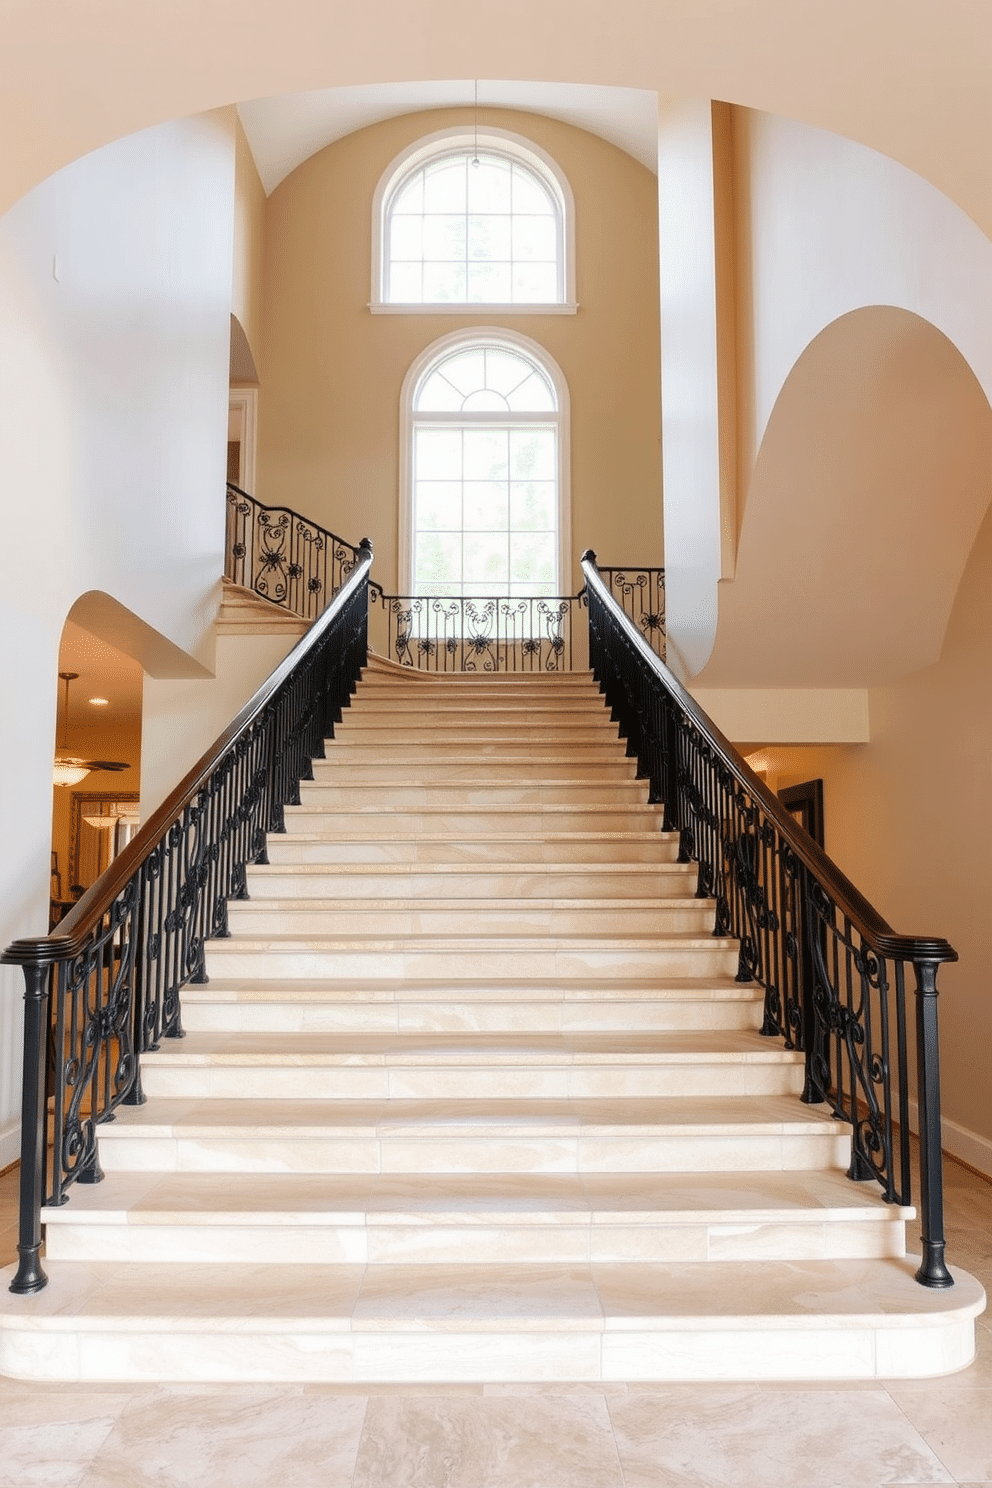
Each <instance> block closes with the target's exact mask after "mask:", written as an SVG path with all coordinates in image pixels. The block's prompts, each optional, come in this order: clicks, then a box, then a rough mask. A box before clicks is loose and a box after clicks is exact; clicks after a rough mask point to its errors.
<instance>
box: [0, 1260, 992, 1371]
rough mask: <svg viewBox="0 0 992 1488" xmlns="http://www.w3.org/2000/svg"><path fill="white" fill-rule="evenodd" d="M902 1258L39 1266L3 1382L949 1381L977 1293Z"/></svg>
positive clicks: (2, 1309)
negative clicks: (934, 1279) (943, 1377)
mask: <svg viewBox="0 0 992 1488" xmlns="http://www.w3.org/2000/svg"><path fill="white" fill-rule="evenodd" d="M916 1265H917V1262H916V1261H915V1259H913V1258H904V1259H899V1258H895V1257H892V1258H885V1259H881V1260H860V1261H850V1260H844V1261H833V1260H818V1261H802V1262H799V1261H767V1262H763V1263H762V1265H761V1267H760V1269H758V1268H754V1269H753V1270H749V1271H748V1284H747V1285H746V1286H742V1284H741V1282H742V1268H741V1266H740V1264H735V1263H733V1262H713V1263H712V1264H710V1265H707V1266H701V1265H698V1264H696V1263H692V1262H689V1263H680V1262H667V1263H650V1262H649V1263H640V1264H637V1263H627V1264H615V1263H609V1262H604V1263H598V1264H590V1265H572V1266H569V1265H563V1264H560V1263H552V1264H548V1265H543V1266H542V1265H517V1266H514V1265H507V1264H505V1262H496V1263H495V1264H492V1265H488V1266H486V1265H478V1266H472V1265H464V1264H456V1265H453V1266H423V1265H382V1266H363V1265H361V1264H360V1263H359V1264H349V1263H343V1264H339V1265H310V1266H298V1265H295V1264H288V1265H286V1264H282V1265H280V1264H273V1265H271V1266H259V1265H258V1264H255V1263H254V1262H248V1263H242V1264H231V1265H229V1266H216V1265H210V1264H206V1265H184V1264H179V1265H177V1264H167V1263H166V1264H148V1265H143V1266H141V1267H139V1268H136V1270H135V1271H134V1272H133V1273H129V1274H128V1275H127V1277H126V1279H125V1278H124V1277H122V1274H121V1269H120V1265H119V1264H118V1263H116V1262H103V1263H99V1262H80V1261H58V1260H56V1261H53V1262H52V1264H51V1277H52V1284H51V1285H50V1287H49V1288H48V1289H47V1292H46V1305H45V1306H44V1307H39V1306H38V1305H37V1299H36V1298H31V1297H13V1296H11V1295H10V1294H9V1293H8V1292H7V1291H6V1286H5V1283H6V1281H7V1280H9V1277H10V1275H11V1274H12V1269H11V1268H8V1269H7V1271H6V1272H4V1273H0V1285H2V1286H3V1289H2V1290H0V1373H5V1374H11V1375H14V1376H17V1377H18V1378H31V1379H52V1380H58V1379H65V1378H71V1379H74V1380H80V1381H83V1382H89V1381H94V1382H95V1381H122V1382H126V1383H128V1384H134V1383H135V1382H136V1381H152V1380H164V1381H170V1380H171V1381H181V1382H197V1381H201V1382H207V1383H211V1382H215V1381H218V1380H225V1381H245V1382H258V1381H266V1380H276V1381H280V1382H284V1383H298V1384H303V1383H328V1384H330V1383H341V1384H369V1383H387V1382H390V1381H395V1382H403V1381H407V1382H408V1381H411V1380H415V1381H417V1382H418V1383H428V1382H438V1383H448V1382H451V1383H457V1382H472V1381H474V1382H483V1381H521V1382H532V1381H535V1380H538V1381H547V1382H550V1381H560V1382H575V1383H579V1382H582V1381H588V1382H601V1381H606V1382H609V1381H628V1380H629V1381H635V1382H636V1381H639V1380H644V1381H655V1382H657V1381H666V1380H672V1381H686V1380H710V1381H712V1380H741V1379H749V1380H762V1379H765V1380H781V1379H783V1378H786V1379H795V1380H823V1379H832V1380H839V1379H873V1378H878V1379H893V1378H908V1377H914V1376H919V1375H921V1374H927V1373H932V1372H933V1368H934V1365H935V1361H939V1363H937V1364H936V1367H937V1368H939V1369H941V1370H943V1371H944V1372H947V1371H952V1370H955V1369H961V1368H964V1366H965V1365H966V1364H968V1363H969V1362H970V1360H971V1358H972V1357H973V1354H974V1319H975V1317H976V1315H977V1314H978V1313H979V1312H980V1311H981V1309H982V1307H983V1306H984V1300H985V1299H984V1293H983V1292H982V1289H981V1287H980V1285H979V1284H978V1283H977V1282H976V1281H975V1280H974V1279H973V1278H972V1277H969V1276H968V1275H967V1274H966V1273H963V1272H962V1273H958V1276H957V1285H956V1286H955V1288H954V1289H953V1291H951V1292H949V1293H948V1292H944V1291H932V1290H929V1289H928V1288H926V1287H921V1286H918V1285H917V1284H916V1282H915V1281H914V1280H913V1273H914V1271H915V1269H916Z"/></svg>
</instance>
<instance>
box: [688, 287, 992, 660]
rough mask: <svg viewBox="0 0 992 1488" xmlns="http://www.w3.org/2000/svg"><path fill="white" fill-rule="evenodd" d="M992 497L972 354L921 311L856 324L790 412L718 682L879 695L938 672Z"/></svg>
mask: <svg viewBox="0 0 992 1488" xmlns="http://www.w3.org/2000/svg"><path fill="white" fill-rule="evenodd" d="M990 490H992V409H990V407H989V403H988V401H987V399H986V396H985V394H984V392H983V390H982V388H981V386H980V385H979V383H978V380H977V379H976V377H975V375H974V373H973V372H972V370H971V368H970V367H969V366H968V364H967V362H966V361H965V360H964V358H963V357H962V355H961V353H960V352H959V351H958V350H957V349H956V348H955V347H954V345H953V344H952V343H951V342H950V341H949V340H948V338H947V337H946V336H944V335H943V334H942V333H941V332H940V331H939V330H937V329H936V328H935V327H934V326H933V325H931V324H930V323H929V322H928V321H925V320H923V319H922V318H921V317H919V316H917V315H913V314H911V313H909V312H908V311H905V310H900V309H895V308H893V307H891V306H884V305H876V306H871V307H867V308H864V309H860V310H855V311H852V312H851V313H849V314H847V315H844V316H841V317H840V318H839V319H838V320H836V321H834V322H833V323H832V324H831V325H829V326H828V327H827V328H826V329H825V330H824V331H822V332H821V333H820V335H818V336H817V337H816V338H815V339H814V340H813V341H812V342H811V343H810V344H809V346H808V347H807V348H806V350H805V351H804V353H803V355H802V356H801V357H800V358H799V360H798V361H797V362H796V364H795V366H794V367H793V368H792V371H791V373H790V375H789V377H788V378H787V380H786V382H785V385H784V386H783V388H782V390H781V393H780V394H779V397H778V399H777V401H776V403H775V405H774V408H773V411H772V415H771V417H770V419H769V421H768V425H767V429H766V432H765V436H764V439H763V440H762V444H761V448H760V450H759V453H758V458H757V461H756V464H755V468H754V475H753V479H752V483H751V489H750V492H749V495H748V502H747V507H746V512H745V518H744V525H743V528H742V531H741V536H740V545H739V549H738V563H737V573H736V577H735V579H734V580H733V582H732V583H726V584H724V585H722V586H721V590H720V618H719V626H718V633H717V640H716V644H715V646H714V649H713V653H712V656H711V659H710V661H709V663H708V664H707V667H706V668H705V671H704V672H703V673H702V674H701V676H700V681H701V683H702V685H704V686H707V687H790V686H791V687H854V686H870V685H874V684H877V683H880V682H885V681H889V680H892V679H894V678H897V677H899V676H903V675H905V674H906V673H908V672H912V671H915V670H917V669H918V668H920V667H924V666H927V665H929V664H931V663H932V662H934V661H936V660H937V658H938V657H939V655H940V650H941V646H942V643H943V637H944V632H945V630H946V627H947V623H948V619H949V616H950V612H951V606H952V604H953V602H954V596H955V594H956V592H957V588H958V585H959V582H960V579H961V575H962V573H963V571H964V566H965V563H966V561H967V558H968V554H969V552H970V550H971V547H972V544H973V542H974V540H975V536H976V533H977V532H978V529H979V526H980V524H981V521H982V518H983V516H984V513H985V511H986V509H987V507H988V504H989V493H990ZM838 594H843V602H842V603H841V602H838V598H837V596H838Z"/></svg>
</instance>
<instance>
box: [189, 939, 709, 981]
mask: <svg viewBox="0 0 992 1488" xmlns="http://www.w3.org/2000/svg"><path fill="white" fill-rule="evenodd" d="M738 960H739V957H738V947H737V942H736V941H733V940H727V939H721V938H717V937H714V936H693V935H676V934H673V935H670V936H668V937H666V939H665V940H664V941H663V942H659V941H657V940H655V939H653V938H637V937H633V936H621V935H617V936H613V937H599V938H595V939H594V938H590V937H588V936H580V935H575V936H571V937H567V936H557V937H550V936H540V935H534V936H531V937H529V938H525V937H519V938H516V939H511V938H508V937H497V938H489V937H486V936H481V935H480V936H477V937H474V938H473V937H467V936H462V937H457V938H456V937H451V938H442V937H440V936H430V935H425V936H421V937H417V936H413V935H410V936H406V937H403V938H397V939H393V940H379V939H375V940H372V942H371V943H370V942H369V941H367V940H362V939H357V938H349V937H347V936H343V935H342V936H329V935H324V936H317V935H310V936H292V935H265V936H250V935H238V936H233V935H232V936H231V937H230V938H229V939H224V940H208V941H207V943H206V969H207V974H208V975H209V976H211V977H212V976H214V975H215V974H216V975H217V976H222V977H243V976H248V977H273V978H276V979H278V980H283V979H285V978H299V977H335V976H336V977H345V976H348V977H355V978H361V979H364V978H367V977H374V978H383V977H386V978H400V977H412V978H414V979H415V980H418V981H424V980H426V979H433V978H435V977H439V978H441V979H442V980H443V981H452V980H454V979H455V978H460V979H464V980H465V981H467V982H474V981H479V980H485V981H490V980H492V979H494V978H503V977H510V978H517V979H519V978H521V977H536V978H541V979H547V980H552V979H556V980H560V981H561V982H562V984H563V985H565V984H567V983H569V982H571V981H572V980H574V979H576V978H578V979H580V980H583V981H584V980H586V979H588V978H589V977H603V978H605V979H608V980H609V981H610V982H611V983H613V984H615V985H617V986H622V984H623V983H624V982H625V981H626V980H629V979H631V978H634V979H636V980H638V981H642V980H643V979H644V978H646V977H687V976H688V977H711V976H723V977H730V976H736V974H737V969H738Z"/></svg>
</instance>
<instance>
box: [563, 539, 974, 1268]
mask: <svg viewBox="0 0 992 1488" xmlns="http://www.w3.org/2000/svg"><path fill="white" fill-rule="evenodd" d="M583 569H584V572H585V575H586V597H587V601H588V605H589V650H590V657H591V661H592V667H593V671H594V673H595V675H596V678H597V680H598V681H599V684H600V687H601V689H602V691H603V692H604V693H605V694H606V698H607V701H608V702H609V704H610V706H611V708H612V710H613V715H614V717H615V718H616V719H617V720H618V721H619V724H620V729H621V732H622V733H623V734H624V735H625V737H626V739H627V752H628V754H630V755H635V756H636V757H637V761H638V772H639V774H640V775H641V776H642V777H645V778H647V779H648V780H649V781H650V798H651V800H652V801H655V802H663V803H664V825H665V828H666V830H669V831H672V832H677V833H678V837H679V858H680V861H683V862H688V861H694V862H696V863H697V864H698V867H699V872H698V887H697V894H698V896H699V897H700V898H709V899H712V900H713V901H714V903H715V910H716V930H715V933H716V935H718V936H727V937H731V938H733V939H734V940H736V941H737V944H738V947H739V952H738V971H737V979H738V981H740V982H757V983H758V984H759V985H760V986H761V987H762V988H763V989H764V1018H763V1024H762V1028H761V1032H762V1033H763V1034H764V1035H766V1036H767V1037H776V1038H781V1039H782V1040H783V1041H784V1042H785V1044H786V1046H787V1047H788V1048H791V1049H799V1050H802V1051H803V1053H804V1055H805V1088H804V1090H803V1097H802V1098H803V1100H804V1101H807V1102H810V1103H819V1102H826V1103H827V1104H828V1105H829V1107H830V1109H831V1110H832V1112H833V1114H834V1115H835V1116H836V1117H837V1118H838V1119H839V1120H841V1121H843V1122H845V1123H846V1124H847V1126H848V1127H849V1129H850V1134H851V1163H850V1168H849V1176H850V1177H851V1178H853V1179H868V1178H871V1179H875V1180H876V1181H877V1182H878V1183H879V1184H880V1185H881V1188H882V1192H883V1194H884V1196H885V1198H886V1199H887V1200H888V1201H889V1202H890V1203H896V1204H908V1203H909V1202H910V1188H911V1175H910V1127H909V1112H910V1090H911V1072H910V1068H909V1063H908V1055H907V1045H908V1037H909V1035H908V1021H907V994H906V974H907V972H906V968H907V967H909V968H910V970H911V971H912V973H913V975H914V982H915V986H914V988H913V990H914V993H915V1004H916V1017H915V1025H916V1049H917V1101H918V1109H919V1123H920V1147H921V1154H920V1160H921V1195H920V1197H921V1205H920V1207H921V1218H922V1232H923V1262H922V1265H921V1266H920V1269H919V1271H918V1272H917V1280H919V1281H920V1282H921V1283H923V1284H924V1285H927V1286H935V1287H942V1286H950V1285H952V1284H953V1283H952V1280H951V1276H950V1273H949V1272H948V1270H947V1267H946V1265H945V1263H944V1237H943V1209H942V1185H941V1148H940V1095H939V1081H938V1073H937V1071H938V1062H937V989H936V975H937V967H938V966H939V965H940V964H941V963H943V962H946V961H955V960H957V955H956V952H955V951H954V950H953V949H952V947H951V946H949V945H948V944H947V942H946V941H944V940H938V939H924V938H912V937H908V936H898V935H896V934H894V933H893V931H892V930H891V928H890V927H889V926H888V925H887V924H886V923H885V921H884V920H883V919H882V918H881V916H880V915H879V914H878V913H877V912H876V911H875V910H874V909H873V908H872V906H871V905H870V904H868V902H867V901H866V900H865V899H864V898H863V897H862V896H861V895H860V894H859V893H858V891H857V890H856V889H855V887H854V885H853V884H851V883H850V882H849V881H848V880H847V879H846V878H845V877H844V875H843V874H842V873H841V872H840V871H839V869H837V868H836V866H835V865H834V864H833V863H832V862H831V861H830V859H829V858H828V857H827V856H826V854H825V853H824V852H823V851H822V849H821V848H819V847H818V846H817V845H816V843H814V842H813V840H812V838H811V837H809V835H808V834H807V833H806V832H805V831H804V830H803V828H802V827H801V826H799V824H798V823H797V822H796V821H795V820H794V819H793V818H792V817H791V816H790V815H789V813H788V812H787V811H786V810H785V808H784V807H783V806H782V805H781V803H780V802H779V801H778V800H777V798H776V797H775V796H773V795H772V794H771V792H770V791H769V790H768V789H767V788H766V786H765V785H764V784H763V782H762V781H760V780H759V779H758V777H757V776H756V775H755V774H754V773H753V771H752V770H750V768H749V767H748V765H747V764H746V763H745V761H744V760H743V759H742V758H741V756H740V755H739V754H738V753H737V751H736V750H735V749H734V748H733V746H732V745H731V744H729V743H728V742H727V740H726V739H725V738H724V737H723V735H722V734H721V733H720V732H719V730H718V729H716V727H715V726H714V725H713V724H712V723H711V722H710V720H709V719H708V718H707V717H706V715H705V714H704V713H703V712H702V710H701V709H700V708H699V707H698V705H697V704H696V703H695V701H694V700H693V699H692V698H691V697H690V695H689V694H688V693H687V692H686V691H685V689H684V688H683V687H682V686H681V685H680V684H679V682H678V681H677V680H676V678H675V677H673V676H672V674H671V672H669V671H668V669H667V668H666V667H665V666H664V664H663V663H662V662H661V661H660V660H659V658H658V657H657V655H655V654H654V653H653V652H652V651H651V650H650V649H649V648H648V646H647V645H646V644H645V642H644V638H643V632H644V626H643V624H641V623H640V621H639V620H638V618H637V617H636V616H634V617H630V615H629V611H628V612H627V613H625V610H624V607H622V606H621V604H620V603H619V602H618V601H617V599H615V598H614V597H613V595H612V593H611V590H612V587H613V586H612V583H611V585H610V588H609V589H608V588H607V586H606V584H605V583H604V582H603V580H601V578H600V575H599V572H598V570H597V568H596V563H595V554H592V553H587V554H586V555H585V557H584V559H583ZM614 572H615V571H614Z"/></svg>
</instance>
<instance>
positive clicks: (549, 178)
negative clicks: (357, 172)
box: [368, 124, 578, 315]
mask: <svg viewBox="0 0 992 1488" xmlns="http://www.w3.org/2000/svg"><path fill="white" fill-rule="evenodd" d="M466 149H468V150H474V149H479V150H487V151H490V152H492V153H495V154H497V155H503V156H506V157H507V158H508V159H510V160H516V161H519V163H520V164H521V165H523V166H526V167H527V169H528V170H531V171H533V173H534V174H535V175H536V176H537V177H538V179H539V180H540V181H542V182H543V184H544V185H545V186H546V187H547V189H548V191H549V192H550V193H551V196H552V198H553V199H554V202H555V205H556V206H557V209H558V224H559V232H560V234H561V237H560V242H559V262H560V266H561V283H560V291H561V296H560V299H559V300H556V301H555V302H554V304H551V305H549V304H539V305H534V304H516V303H514V304H511V305H505V304H500V305H497V304H479V303H471V304H470V303H467V302H466V303H461V302H459V303H455V304H421V303H419V302H418V303H417V304H415V305H405V304H396V303H394V302H390V301H389V300H387V299H386V298H385V294H384V290H385V245H386V215H387V213H388V211H389V203H390V200H391V198H392V196H393V193H394V192H395V191H396V189H397V187H398V186H399V185H400V184H401V182H402V181H403V179H404V178H405V177H406V176H408V175H409V174H410V173H411V172H412V171H415V170H417V169H418V168H419V167H420V166H422V165H425V164H426V163H427V162H428V161H429V160H431V159H433V158H435V157H437V156H441V155H445V154H447V153H448V152H449V151H450V152H455V151H458V150H466ZM368 308H369V310H370V311H371V312H372V314H373V315H383V314H388V315H411V314H414V315H422V314H431V315H437V314H444V315H455V314H461V315H479V314H485V315H574V314H575V312H576V310H577V309H578V304H577V301H576V295H575V198H574V196H573V195H572V188H571V186H570V185H569V183H568V178H567V177H566V175H565V173H564V172H563V170H562V169H561V166H560V165H558V163H557V161H555V160H554V159H553V158H552V157H551V156H550V155H549V154H548V153H547V151H546V150H542V149H541V147H540V145H536V144H535V143H534V141H533V140H529V139H525V138H524V136H523V135H520V134H513V133H511V131H510V130H508V129H497V128H495V127H494V126H492V125H489V124H487V125H484V126H482V127H480V128H479V129H478V130H475V129H473V128H470V127H469V126H467V125H464V124H460V125H457V126H454V127H452V128H450V129H439V130H437V131H436V132H435V133H434V134H428V135H424V136H423V137H422V138H421V139H419V140H415V141H414V143H413V144H412V145H408V146H407V148H406V149H405V150H402V151H401V152H400V154H399V155H397V156H396V157H395V159H393V160H391V161H390V162H389V164H388V165H387V166H386V169H385V170H384V171H383V173H382V175H381V176H380V178H379V183H378V185H377V186H376V188H375V194H374V196H373V198H372V289H371V294H370V296H369V306H368Z"/></svg>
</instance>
